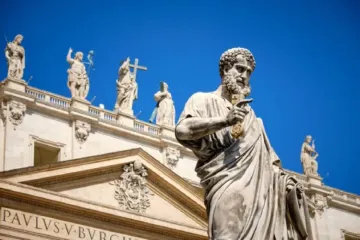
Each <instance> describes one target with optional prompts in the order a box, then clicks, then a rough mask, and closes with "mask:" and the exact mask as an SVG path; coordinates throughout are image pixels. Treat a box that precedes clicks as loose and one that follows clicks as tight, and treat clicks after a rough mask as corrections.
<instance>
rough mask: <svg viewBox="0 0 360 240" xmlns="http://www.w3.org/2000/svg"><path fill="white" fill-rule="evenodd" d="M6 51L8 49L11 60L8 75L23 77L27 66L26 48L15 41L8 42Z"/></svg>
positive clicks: (17, 77) (16, 77)
mask: <svg viewBox="0 0 360 240" xmlns="http://www.w3.org/2000/svg"><path fill="white" fill-rule="evenodd" d="M5 51H8V53H9V57H10V61H8V77H10V78H15V79H22V78H23V76H24V68H25V50H24V48H23V47H22V46H20V45H17V44H15V43H12V42H11V43H8V44H7V45H6V49H5Z"/></svg>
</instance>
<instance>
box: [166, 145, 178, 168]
mask: <svg viewBox="0 0 360 240" xmlns="http://www.w3.org/2000/svg"><path fill="white" fill-rule="evenodd" d="M165 158H166V165H167V166H168V167H169V168H171V169H173V168H175V167H176V165H177V163H178V161H179V159H180V150H179V149H177V148H174V147H167V148H166V149H165Z"/></svg>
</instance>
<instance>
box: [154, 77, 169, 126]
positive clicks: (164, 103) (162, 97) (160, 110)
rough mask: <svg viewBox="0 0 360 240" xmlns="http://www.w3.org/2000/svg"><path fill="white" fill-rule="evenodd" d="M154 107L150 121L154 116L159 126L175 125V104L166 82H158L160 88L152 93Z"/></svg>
mask: <svg viewBox="0 0 360 240" xmlns="http://www.w3.org/2000/svg"><path fill="white" fill-rule="evenodd" d="M154 98H155V101H156V103H157V104H156V107H155V109H154V111H153V113H152V115H151V118H150V122H153V120H154V118H155V117H156V124H157V125H159V126H167V127H174V126H175V106H174V101H173V100H172V96H171V93H170V92H169V86H168V84H167V83H166V82H160V90H159V91H157V92H156V93H155V94H154Z"/></svg>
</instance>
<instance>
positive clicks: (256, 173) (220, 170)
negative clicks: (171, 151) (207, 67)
mask: <svg viewBox="0 0 360 240" xmlns="http://www.w3.org/2000/svg"><path fill="white" fill-rule="evenodd" d="M219 67H220V76H221V79H222V84H221V85H220V86H219V87H218V89H217V90H215V91H214V92H206V93H205V92H198V93H195V94H194V95H192V96H191V97H190V99H189V100H188V101H187V103H186V105H185V108H184V110H183V112H182V114H181V116H180V119H179V121H178V124H177V126H176V128H175V134H176V138H177V139H178V141H179V142H180V143H181V144H182V145H183V146H185V147H187V148H190V149H191V150H192V151H193V152H194V154H195V155H196V156H197V158H198V162H197V165H196V169H195V170H196V172H197V175H198V177H199V178H200V180H201V185H202V187H203V188H204V189H205V200H204V201H205V205H206V209H207V214H208V221H209V224H208V234H209V239H212V240H274V239H276V240H290V239H295V240H297V239H310V240H312V235H311V225H310V220H309V211H308V209H307V207H308V206H307V201H306V196H305V194H304V192H303V188H302V186H301V185H300V184H299V183H298V182H297V180H296V179H294V178H293V177H291V176H289V175H288V174H286V173H285V172H284V171H283V169H282V167H281V163H280V160H279V158H278V156H277V155H276V153H275V151H274V149H273V148H272V147H271V144H270V142H269V140H268V137H267V136H266V132H265V129H264V125H263V122H262V120H261V119H260V118H257V117H256V115H255V112H254V110H253V109H252V108H251V106H250V105H249V104H244V105H240V104H235V105H233V104H232V103H231V102H232V101H231V100H232V99H233V97H234V96H233V95H237V94H240V93H242V94H244V93H245V95H247V94H249V93H250V90H251V89H250V85H249V79H250V76H251V73H252V72H253V71H254V69H255V59H254V57H253V55H252V53H251V52H250V51H249V50H247V49H244V48H233V49H230V50H227V51H226V52H224V53H223V54H222V56H221V58H220V63H219ZM202 81H206V80H204V79H202ZM245 97H246V96H245ZM238 122H240V123H241V125H242V128H243V130H242V134H241V136H240V137H238V138H234V137H233V135H232V133H231V131H232V127H233V126H234V125H236V124H237V123H238Z"/></svg>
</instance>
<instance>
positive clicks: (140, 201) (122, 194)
mask: <svg viewBox="0 0 360 240" xmlns="http://www.w3.org/2000/svg"><path fill="white" fill-rule="evenodd" d="M123 170H124V171H123V173H122V174H121V175H120V177H119V178H118V179H116V180H115V181H113V182H110V184H111V185H114V186H115V194H114V197H115V199H116V200H117V201H118V203H119V206H120V208H121V209H125V210H130V211H135V212H139V213H145V212H146V210H147V209H148V208H149V207H150V197H151V196H153V195H154V194H153V193H152V192H151V191H150V190H149V188H148V187H147V181H146V179H145V177H146V176H147V170H146V169H145V167H144V166H143V165H142V163H141V161H140V160H136V161H135V162H133V163H130V164H127V165H125V166H124V168H123Z"/></svg>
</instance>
